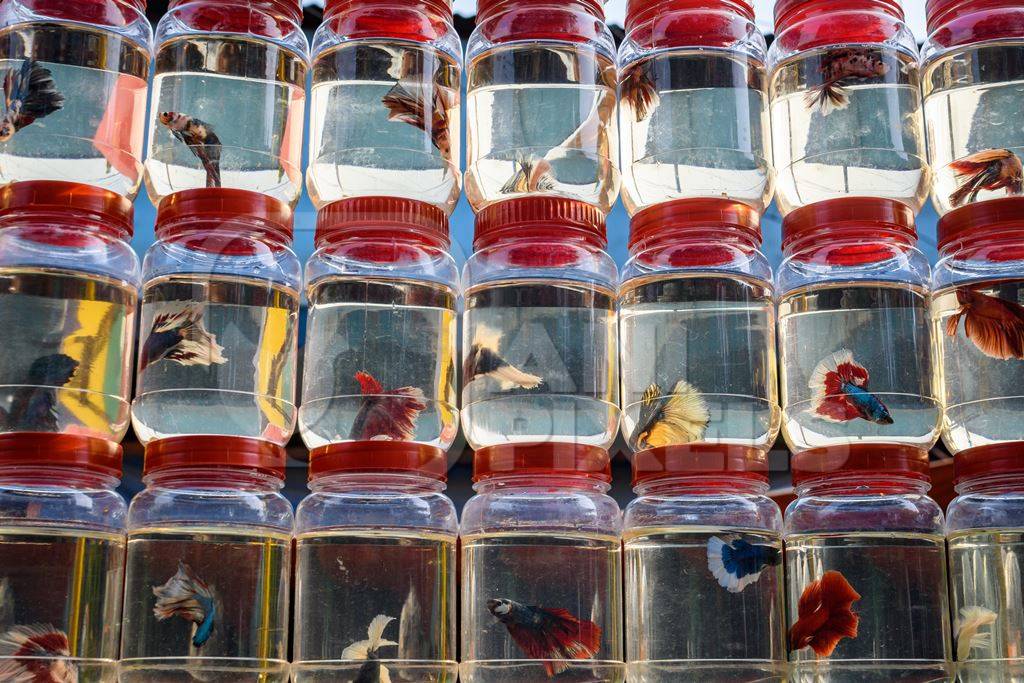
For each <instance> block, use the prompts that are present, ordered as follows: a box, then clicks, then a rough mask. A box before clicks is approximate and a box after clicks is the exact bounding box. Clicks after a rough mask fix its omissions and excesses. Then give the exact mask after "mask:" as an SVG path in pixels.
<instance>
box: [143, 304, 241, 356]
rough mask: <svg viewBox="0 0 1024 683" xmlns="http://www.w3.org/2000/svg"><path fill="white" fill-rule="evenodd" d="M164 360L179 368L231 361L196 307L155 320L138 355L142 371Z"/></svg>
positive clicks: (173, 312) (164, 315)
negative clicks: (206, 326) (204, 324)
mask: <svg viewBox="0 0 1024 683" xmlns="http://www.w3.org/2000/svg"><path fill="white" fill-rule="evenodd" d="M161 359H167V360H171V361H174V362H176V363H178V364H179V365H206V366H208V365H213V364H217V365H220V364H223V363H226V362H227V361H228V359H227V358H226V357H225V356H224V347H223V346H221V345H219V344H218V343H217V337H215V336H214V335H213V334H211V333H209V332H207V331H206V328H205V327H204V326H203V314H202V312H201V311H199V310H198V309H197V308H196V307H195V306H184V307H182V308H180V309H178V310H175V311H172V312H168V313H161V314H160V315H158V316H156V317H155V318H153V325H152V327H151V328H150V332H149V335H148V336H147V337H146V341H145V342H143V344H142V349H141V351H140V352H139V371H140V372H141V371H143V370H145V369H146V368H147V367H149V366H150V365H152V364H153V363H155V362H157V361H158V360H161Z"/></svg>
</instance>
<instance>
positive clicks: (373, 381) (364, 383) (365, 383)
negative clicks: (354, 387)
mask: <svg viewBox="0 0 1024 683" xmlns="http://www.w3.org/2000/svg"><path fill="white" fill-rule="evenodd" d="M355 378H356V381H357V382H359V390H360V391H361V392H362V393H363V395H364V396H366V395H374V394H377V395H379V394H383V393H384V387H383V386H381V383H380V382H378V381H377V378H376V377H374V376H373V375H371V374H370V373H368V372H365V371H363V370H360V371H359V372H357V373H356V375H355Z"/></svg>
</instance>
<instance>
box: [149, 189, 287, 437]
mask: <svg viewBox="0 0 1024 683" xmlns="http://www.w3.org/2000/svg"><path fill="white" fill-rule="evenodd" d="M156 235H157V241H156V242H155V243H154V244H153V246H152V247H150V248H149V251H147V252H146V258H145V260H144V262H143V276H144V278H143V279H144V282H145V284H144V285H143V289H142V311H141V314H140V316H141V320H140V322H139V355H138V372H137V373H136V377H135V401H134V402H133V403H132V423H133V425H134V426H135V433H136V434H137V435H138V437H139V440H140V441H142V442H143V443H148V442H149V441H151V440H153V439H163V438H168V437H173V436H185V435H190V434H208V435H213V434H218V435H223V436H238V437H250V438H257V439H265V440H267V441H272V442H274V443H278V444H281V445H284V444H285V443H287V442H288V439H290V438H291V435H292V432H293V431H294V429H295V420H296V413H297V410H296V407H295V372H296V371H295V366H296V356H297V354H298V348H297V347H298V317H299V287H300V285H301V281H302V271H301V266H300V264H299V260H298V258H297V257H296V256H295V254H294V253H293V252H292V251H291V249H290V247H289V244H290V243H291V236H292V212H291V209H289V208H288V206H287V205H286V204H284V203H282V202H280V201H277V200H275V199H271V198H270V197H267V196H265V195H261V194H258V193H254V192H248V191H245V190H224V189H199V190H189V191H184V192H180V193H177V194H175V195H173V196H171V197H168V198H167V199H165V200H164V201H163V202H162V203H161V204H160V208H159V211H158V213H157V226H156Z"/></svg>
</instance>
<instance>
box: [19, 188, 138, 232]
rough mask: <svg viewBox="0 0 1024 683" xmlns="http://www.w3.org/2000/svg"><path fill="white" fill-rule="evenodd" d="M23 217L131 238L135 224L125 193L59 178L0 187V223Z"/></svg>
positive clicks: (133, 211)
mask: <svg viewBox="0 0 1024 683" xmlns="http://www.w3.org/2000/svg"><path fill="white" fill-rule="evenodd" d="M25 218H42V219H47V220H52V221H54V222H55V223H57V224H59V225H61V226H63V227H67V228H81V229H92V230H99V231H101V232H105V233H107V234H109V235H113V236H114V237H117V238H119V239H129V238H131V236H132V232H133V230H134V226H135V224H134V220H135V210H134V209H133V208H132V203H131V201H130V200H129V199H128V198H127V197H124V196H122V195H120V194H118V193H116V192H111V191H110V190H104V189H102V188H99V187H93V186H92V185H85V184H83V183H67V182H63V181H59V180H25V181H22V182H17V183H11V184H9V185H4V186H3V187H0V227H8V226H10V225H11V224H14V223H17V222H18V221H19V220H22V219H25Z"/></svg>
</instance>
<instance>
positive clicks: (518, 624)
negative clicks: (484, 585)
mask: <svg viewBox="0 0 1024 683" xmlns="http://www.w3.org/2000/svg"><path fill="white" fill-rule="evenodd" d="M487 609H488V610H489V611H490V613H491V614H493V615H494V616H495V618H497V619H498V621H500V622H501V623H503V624H505V628H507V629H508V633H509V635H510V636H512V640H514V641H515V643H516V645H518V646H519V647H520V648H521V649H522V650H523V652H524V653H526V656H527V657H529V658H530V659H542V660H545V661H544V670H545V671H547V674H548V676H549V677H554V676H557V675H558V674H560V673H563V672H565V671H566V670H568V669H569V666H570V660H573V659H594V657H595V656H596V655H597V652H598V650H600V649H601V629H600V627H598V625H597V624H595V623H594V622H592V621H587V620H586V619H579V618H577V617H574V616H573V615H572V614H570V613H569V612H568V611H566V610H564V609H547V608H544V607H530V606H528V605H523V604H522V603H518V602H515V601H514V600H506V599H504V598H501V599H498V600H488V601H487Z"/></svg>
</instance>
